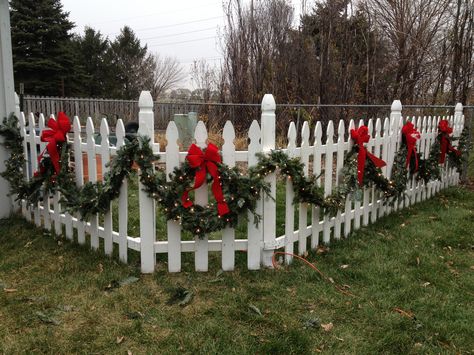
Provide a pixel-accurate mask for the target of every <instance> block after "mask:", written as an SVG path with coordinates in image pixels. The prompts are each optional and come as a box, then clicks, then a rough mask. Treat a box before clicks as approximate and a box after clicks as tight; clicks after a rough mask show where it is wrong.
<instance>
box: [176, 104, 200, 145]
mask: <svg viewBox="0 0 474 355" xmlns="http://www.w3.org/2000/svg"><path fill="white" fill-rule="evenodd" d="M173 120H174V123H176V126H177V127H178V136H179V143H180V144H181V145H182V146H183V149H184V150H187V149H188V148H189V146H190V145H191V144H192V143H193V138H194V130H195V129H196V125H197V112H189V113H188V114H174V115H173Z"/></svg>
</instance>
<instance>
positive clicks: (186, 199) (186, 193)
mask: <svg viewBox="0 0 474 355" xmlns="http://www.w3.org/2000/svg"><path fill="white" fill-rule="evenodd" d="M181 202H182V204H183V207H184V208H189V207H191V206H192V205H193V202H192V201H191V200H190V199H189V191H184V193H183V196H181Z"/></svg>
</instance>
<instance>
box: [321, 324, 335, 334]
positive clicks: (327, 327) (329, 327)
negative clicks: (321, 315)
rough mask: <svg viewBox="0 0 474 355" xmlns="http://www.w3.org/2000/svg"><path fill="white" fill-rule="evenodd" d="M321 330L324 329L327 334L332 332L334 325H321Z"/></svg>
mask: <svg viewBox="0 0 474 355" xmlns="http://www.w3.org/2000/svg"><path fill="white" fill-rule="evenodd" d="M321 328H323V329H324V331H325V332H329V331H331V330H332V328H334V325H333V324H332V322H329V323H327V324H321Z"/></svg>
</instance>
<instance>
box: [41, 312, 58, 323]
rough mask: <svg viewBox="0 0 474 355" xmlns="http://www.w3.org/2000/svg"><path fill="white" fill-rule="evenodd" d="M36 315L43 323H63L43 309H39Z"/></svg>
mask: <svg viewBox="0 0 474 355" xmlns="http://www.w3.org/2000/svg"><path fill="white" fill-rule="evenodd" d="M35 314H36V316H37V317H38V318H39V320H40V321H42V322H43V323H47V324H53V325H59V324H61V322H60V321H59V320H57V319H55V318H53V317H51V316H48V315H47V314H45V313H43V312H41V311H37V312H36V313H35Z"/></svg>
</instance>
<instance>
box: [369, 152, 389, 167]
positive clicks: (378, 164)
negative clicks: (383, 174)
mask: <svg viewBox="0 0 474 355" xmlns="http://www.w3.org/2000/svg"><path fill="white" fill-rule="evenodd" d="M367 155H368V157H369V158H370V160H372V163H374V165H375V166H376V167H377V168H383V167H384V166H385V165H387V163H386V162H384V161H383V160H382V159H380V158H378V157H376V156H375V155H373V154H372V153H369V152H367Z"/></svg>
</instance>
